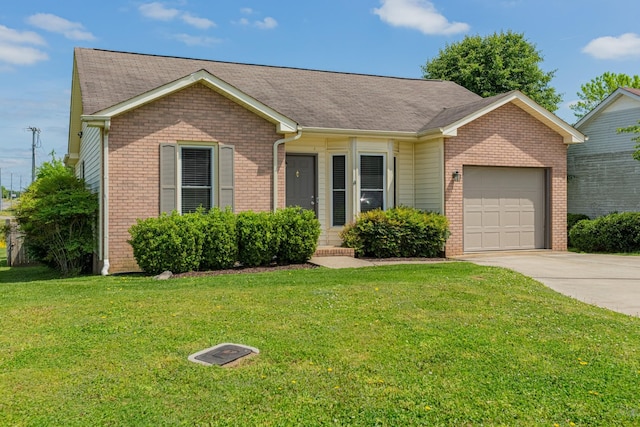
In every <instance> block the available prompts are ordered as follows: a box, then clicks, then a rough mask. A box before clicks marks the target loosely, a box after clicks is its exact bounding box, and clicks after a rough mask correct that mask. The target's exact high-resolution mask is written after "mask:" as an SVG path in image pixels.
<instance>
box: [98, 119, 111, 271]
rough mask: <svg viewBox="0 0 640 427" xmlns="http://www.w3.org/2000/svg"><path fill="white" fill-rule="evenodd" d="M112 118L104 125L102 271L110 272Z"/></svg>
mask: <svg viewBox="0 0 640 427" xmlns="http://www.w3.org/2000/svg"><path fill="white" fill-rule="evenodd" d="M110 128H111V120H105V121H104V124H103V127H102V230H103V231H102V255H103V257H104V260H103V262H102V271H100V274H102V275H103V276H106V275H108V274H109V267H110V265H109V129H110Z"/></svg>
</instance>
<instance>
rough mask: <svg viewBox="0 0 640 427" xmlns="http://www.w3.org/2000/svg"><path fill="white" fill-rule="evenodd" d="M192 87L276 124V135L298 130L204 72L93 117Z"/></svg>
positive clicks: (295, 124) (280, 117)
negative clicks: (202, 86)
mask: <svg viewBox="0 0 640 427" xmlns="http://www.w3.org/2000/svg"><path fill="white" fill-rule="evenodd" d="M196 83H202V84H205V85H206V86H208V87H210V88H212V89H213V90H215V91H216V92H218V93H220V94H221V95H223V96H225V97H226V98H229V99H231V100H232V101H235V102H237V103H238V104H240V105H242V106H243V107H245V108H247V109H248V110H251V111H253V112H254V113H256V114H258V115H259V116H261V117H263V118H265V119H267V120H269V121H270V122H272V123H275V124H277V127H278V132H280V133H290V132H296V131H297V129H298V124H297V123H296V122H295V121H293V120H291V119H290V118H288V117H286V116H284V115H282V114H280V113H278V112H277V111H276V110H274V109H273V108H271V107H269V106H267V105H265V104H263V103H261V102H260V101H258V100H256V99H254V98H252V97H251V96H249V95H247V94H246V93H244V92H242V91H241V90H239V89H237V88H236V87H234V86H232V85H230V84H229V83H227V82H225V81H223V80H221V79H219V78H217V77H216V76H214V75H213V74H211V73H209V72H207V71H205V70H200V71H197V72H195V73H193V74H190V75H188V76H185V77H183V78H181V79H178V80H176V81H173V82H171V83H167V84H166V85H163V86H160V87H158V88H156V89H153V90H151V91H149V92H145V93H142V94H140V95H138V96H135V97H133V98H131V99H128V100H126V101H124V102H121V103H119V104H116V105H114V106H112V107H109V108H107V109H104V110H102V111H99V112H98V113H96V115H95V116H108V117H114V116H117V115H119V114H122V113H125V112H127V111H130V110H132V109H134V108H138V107H140V106H142V105H144V104H148V103H150V102H153V101H155V100H157V99H159V98H162V97H164V96H166V95H169V94H171V93H174V92H177V91H179V90H182V89H184V88H186V87H188V86H191V85H193V84H196Z"/></svg>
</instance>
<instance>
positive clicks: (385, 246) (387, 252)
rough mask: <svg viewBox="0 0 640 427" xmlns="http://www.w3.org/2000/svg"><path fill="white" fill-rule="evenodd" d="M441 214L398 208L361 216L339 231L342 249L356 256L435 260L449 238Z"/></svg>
mask: <svg viewBox="0 0 640 427" xmlns="http://www.w3.org/2000/svg"><path fill="white" fill-rule="evenodd" d="M449 234H450V233H449V222H448V220H447V218H446V217H444V216H443V215H440V214H437V213H434V212H425V211H421V210H419V209H414V208H408V207H398V208H393V209H389V210H387V211H382V210H379V209H377V210H373V211H368V212H364V213H361V214H360V215H358V217H357V218H356V221H355V222H353V223H350V224H347V225H346V226H345V228H344V229H343V230H342V231H341V232H340V237H341V238H342V240H343V246H346V247H348V248H353V249H354V250H355V253H356V256H358V257H373V258H400V257H428V258H433V257H438V256H441V255H442V251H443V250H444V245H445V243H446V241H447V238H448V237H449Z"/></svg>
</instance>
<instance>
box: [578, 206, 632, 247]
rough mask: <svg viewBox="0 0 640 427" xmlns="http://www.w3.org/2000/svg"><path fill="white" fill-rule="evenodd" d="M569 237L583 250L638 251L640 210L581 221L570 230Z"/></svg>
mask: <svg viewBox="0 0 640 427" xmlns="http://www.w3.org/2000/svg"><path fill="white" fill-rule="evenodd" d="M569 239H570V241H571V244H572V245H573V247H574V248H576V249H578V250H580V251H583V252H610V253H611V252H638V251H640V212H624V213H612V214H609V215H605V216H602V217H599V218H596V219H592V220H582V221H579V222H578V223H577V224H575V225H574V226H573V228H571V230H570V231H569Z"/></svg>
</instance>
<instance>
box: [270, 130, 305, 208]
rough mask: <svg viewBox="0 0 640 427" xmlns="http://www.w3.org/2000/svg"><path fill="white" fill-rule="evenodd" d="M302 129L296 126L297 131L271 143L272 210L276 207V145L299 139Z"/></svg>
mask: <svg viewBox="0 0 640 427" xmlns="http://www.w3.org/2000/svg"><path fill="white" fill-rule="evenodd" d="M301 136H302V129H300V128H298V133H297V134H295V135H294V136H290V137H288V138H282V139H279V140H277V141H276V142H274V143H273V211H274V212H275V211H276V210H277V209H278V146H280V145H282V144H285V143H287V142H292V141H295V140H297V139H300V137H301Z"/></svg>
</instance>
